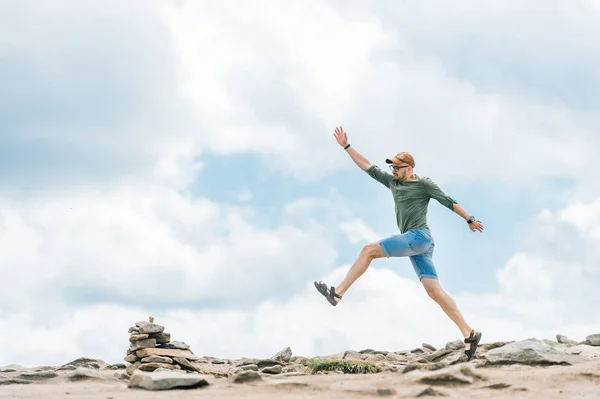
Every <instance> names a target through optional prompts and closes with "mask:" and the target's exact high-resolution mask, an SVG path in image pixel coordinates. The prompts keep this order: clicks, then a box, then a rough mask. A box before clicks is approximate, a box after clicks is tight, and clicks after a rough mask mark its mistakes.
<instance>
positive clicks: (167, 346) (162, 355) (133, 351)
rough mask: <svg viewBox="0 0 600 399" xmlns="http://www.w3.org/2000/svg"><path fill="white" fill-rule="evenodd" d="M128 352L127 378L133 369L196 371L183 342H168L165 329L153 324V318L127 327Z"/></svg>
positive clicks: (167, 334)
mask: <svg viewBox="0 0 600 399" xmlns="http://www.w3.org/2000/svg"><path fill="white" fill-rule="evenodd" d="M129 334H130V335H129V342H130V345H129V349H127V355H126V356H125V361H126V362H128V363H129V366H128V367H127V369H126V371H125V372H126V373H127V374H128V375H129V376H131V375H132V374H133V372H134V371H135V370H141V371H150V372H153V371H161V370H182V371H186V372H196V373H197V372H198V369H197V368H196V366H194V365H193V364H192V363H191V362H194V361H196V360H198V357H197V356H196V355H194V353H193V352H192V351H191V349H190V346H189V345H188V344H186V343H185V342H180V341H173V342H171V334H170V333H168V332H165V327H164V326H161V325H159V324H156V323H154V317H152V316H150V317H149V320H148V321H140V322H137V323H135V325H134V326H132V327H130V328H129Z"/></svg>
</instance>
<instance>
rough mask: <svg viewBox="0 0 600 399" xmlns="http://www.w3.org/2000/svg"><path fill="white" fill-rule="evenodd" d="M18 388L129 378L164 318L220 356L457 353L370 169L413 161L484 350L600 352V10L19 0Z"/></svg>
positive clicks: (5, 181)
mask: <svg viewBox="0 0 600 399" xmlns="http://www.w3.org/2000/svg"><path fill="white" fill-rule="evenodd" d="M1 7H2V12H0V60H1V62H0V71H1V73H0V88H1V90H0V123H1V125H0V126H1V129H0V272H1V275H2V278H1V279H0V301H1V303H2V304H3V306H2V307H1V308H0V341H2V342H4V343H9V344H8V345H5V346H4V347H3V350H2V351H0V365H6V364H11V363H16V364H21V365H25V366H35V365H60V364H64V363H66V362H68V361H71V360H73V359H74V358H76V357H80V356H87V357H96V358H101V359H103V360H105V361H106V362H110V363H115V362H122V361H123V357H124V355H125V352H126V350H127V347H128V344H129V343H128V333H127V329H128V328H129V326H131V325H132V324H133V323H135V322H136V321H140V320H145V319H147V318H148V316H149V315H153V316H154V317H155V318H156V322H158V323H160V324H162V325H164V326H165V327H166V329H167V331H168V332H171V334H172V339H174V340H179V341H184V342H186V343H188V344H190V345H191V346H192V350H193V351H194V352H195V353H196V354H198V355H200V356H204V355H206V356H216V357H227V358H238V357H243V356H247V357H268V356H271V355H273V354H274V353H275V352H277V351H278V350H280V349H282V348H284V347H286V346H290V347H291V348H292V350H293V352H294V354H295V355H307V356H313V355H323V354H331V353H335V352H339V351H343V350H346V349H354V350H361V349H365V348H374V349H383V350H402V349H410V348H413V347H418V346H420V345H421V344H422V343H423V342H427V343H430V344H432V345H434V346H442V345H444V344H445V343H446V342H447V341H451V340H455V339H461V338H462V337H461V335H460V332H459V331H458V329H457V328H456V326H455V325H454V324H452V322H451V321H450V319H448V318H447V317H446V316H445V315H444V313H443V312H442V310H441V309H440V308H439V307H438V306H437V305H436V304H435V303H434V302H433V301H432V300H431V299H430V298H429V297H428V296H427V295H426V293H425V291H424V290H423V288H422V286H420V284H419V282H418V280H417V278H416V276H415V274H414V271H413V269H412V266H411V265H410V262H409V260H408V259H380V260H377V261H376V262H374V263H373V265H372V267H371V268H370V269H369V270H368V271H367V273H365V275H363V277H361V278H360V279H359V280H358V281H357V282H356V284H355V285H354V286H352V287H351V289H350V290H349V291H348V293H347V294H346V296H345V297H344V299H343V302H342V303H341V304H340V305H339V306H338V307H335V308H334V307H332V306H330V305H329V304H328V303H327V302H326V301H325V299H324V298H323V297H321V296H320V295H319V294H318V293H317V292H316V290H315V289H314V287H313V285H312V282H313V280H320V279H323V280H325V281H326V282H328V283H330V284H337V283H338V282H339V281H340V280H341V279H342V278H343V276H344V274H345V273H346V271H347V270H348V268H349V265H350V264H351V263H352V262H353V260H354V258H355V257H356V255H357V254H358V252H359V251H360V249H361V247H362V246H363V245H364V244H366V243H369V242H372V241H374V240H377V239H379V238H381V237H385V236H388V235H390V234H395V233H397V227H396V225H395V218H394V210H393V203H392V200H391V197H390V194H389V192H388V191H386V189H385V188H383V187H382V186H381V185H380V184H379V183H377V182H375V181H374V180H372V179H370V178H369V177H368V176H367V175H366V174H364V173H363V172H362V171H360V170H359V169H358V168H357V167H356V166H355V165H354V164H353V163H352V161H351V160H350V159H349V157H348V156H347V154H346V153H345V152H344V151H343V150H341V149H340V147H339V146H338V144H337V143H336V142H335V140H334V138H333V131H334V128H335V127H336V126H339V125H342V126H344V128H345V129H346V130H347V132H348V135H349V139H350V142H351V143H352V144H353V145H354V147H355V148H356V149H357V150H358V151H359V152H361V153H362V154H364V155H365V156H366V157H367V158H368V159H370V160H371V161H372V162H373V163H375V164H377V165H379V166H381V167H384V166H385V164H384V159H385V158H386V157H388V156H390V155H393V154H395V153H397V152H399V151H409V152H411V153H412V154H413V155H414V157H415V159H416V163H417V167H416V172H417V173H418V174H421V175H426V176H429V177H431V178H432V179H433V180H434V181H436V182H437V183H438V184H439V185H440V186H441V187H442V188H443V189H444V190H445V191H446V192H447V193H448V194H450V195H451V196H453V197H454V198H456V199H457V200H458V201H459V203H461V204H462V205H463V207H464V208H465V209H466V210H467V211H468V212H470V213H472V214H473V215H475V216H477V217H478V218H479V219H481V220H482V221H483V223H484V226H485V231H484V233H483V234H474V233H472V232H471V231H470V230H469V229H468V227H467V225H466V224H465V223H464V221H462V220H461V219H460V217H458V216H457V215H455V214H453V213H452V212H449V211H448V210H447V209H445V208H444V207H442V206H441V205H439V204H438V203H436V202H434V201H432V202H431V204H430V213H429V224H430V227H431V229H432V231H433V234H434V237H435V239H436V253H435V262H436V266H437V269H438V273H439V275H440V279H441V280H440V281H441V283H442V286H443V287H444V288H445V289H446V290H447V291H448V292H449V293H450V294H451V295H452V296H453V297H454V298H455V300H456V301H457V303H458V305H459V307H460V309H461V310H462V312H463V314H464V315H465V317H466V319H467V321H468V322H469V323H470V324H471V325H472V326H473V327H474V328H476V329H478V330H480V331H482V332H483V341H484V342H491V341H494V340H512V339H525V338H529V337H533V336H535V337H538V338H549V339H553V338H554V336H555V334H557V333H561V334H566V335H567V336H569V337H570V338H573V339H576V340H583V339H585V336H586V335H588V334H591V333H598V332H600V320H599V319H598V318H597V313H598V312H597V304H598V303H599V301H600V294H599V293H598V292H599V291H598V289H597V287H598V285H599V284H600V271H599V268H598V265H599V264H600V249H599V247H598V246H597V243H598V241H599V240H600V228H599V227H598V226H600V173H599V172H598V167H596V166H595V163H596V161H597V160H596V155H597V154H598V151H600V137H599V135H598V131H597V129H598V126H600V116H599V114H598V112H597V109H598V107H599V106H600V100H599V97H598V95H597V93H598V92H599V90H600V72H599V71H600V53H598V51H597V49H598V48H599V46H600V23H598V21H600V3H599V2H598V1H596V0H587V1H584V0H577V1H574V0H563V1H559V0H552V1H521V2H519V4H518V5H517V3H515V2H510V3H508V2H500V1H491V2H485V3H482V2H480V1H475V0H462V1H459V2H452V4H449V3H448V2H442V1H422V0H420V1H408V2H403V3H402V4H400V3H399V2H396V1H392V0H379V1H346V0H344V1H341V0H331V1H328V0H320V1H319V0H306V1H303V2H280V1H271V0H255V1H252V2H250V1H233V0H231V1H229V0H224V1H221V2H215V1H194V2H192V1H184V0H179V1H175V0H173V1H158V0H154V1H144V2H141V1H129V2H121V1H106V0H104V1H95V0H91V1H87V2H80V1H75V0H56V1H53V2H52V4H51V5H50V4H42V2H39V1H25V0H4V1H2V2H1Z"/></svg>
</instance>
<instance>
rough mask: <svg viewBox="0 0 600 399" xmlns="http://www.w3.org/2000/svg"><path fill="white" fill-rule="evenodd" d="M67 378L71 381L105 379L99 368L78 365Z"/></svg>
mask: <svg viewBox="0 0 600 399" xmlns="http://www.w3.org/2000/svg"><path fill="white" fill-rule="evenodd" d="M67 379H68V380H69V381H86V380H104V379H105V378H104V377H103V376H102V374H101V373H100V371H99V370H93V369H89V368H85V367H78V368H77V369H76V370H74V371H73V372H71V373H70V374H69V375H68V376H67Z"/></svg>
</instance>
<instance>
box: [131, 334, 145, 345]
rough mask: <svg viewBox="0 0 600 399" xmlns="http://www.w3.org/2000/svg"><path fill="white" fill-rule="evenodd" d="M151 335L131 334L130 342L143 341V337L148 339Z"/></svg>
mask: <svg viewBox="0 0 600 399" xmlns="http://www.w3.org/2000/svg"><path fill="white" fill-rule="evenodd" d="M148 337H149V335H148V334H131V335H130V336H129V342H132V343H133V342H136V341H141V340H143V339H148Z"/></svg>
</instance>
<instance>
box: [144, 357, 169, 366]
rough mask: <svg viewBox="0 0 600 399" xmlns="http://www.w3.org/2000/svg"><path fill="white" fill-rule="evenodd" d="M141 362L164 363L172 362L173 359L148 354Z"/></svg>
mask: <svg viewBox="0 0 600 399" xmlns="http://www.w3.org/2000/svg"><path fill="white" fill-rule="evenodd" d="M142 363H166V364H172V363H173V359H171V358H170V357H166V356H157V355H150V356H147V357H145V358H143V359H142Z"/></svg>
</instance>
